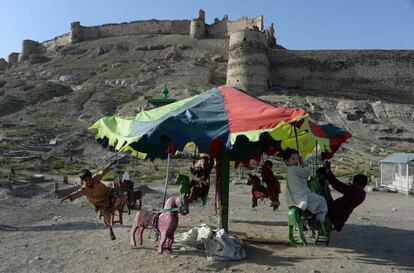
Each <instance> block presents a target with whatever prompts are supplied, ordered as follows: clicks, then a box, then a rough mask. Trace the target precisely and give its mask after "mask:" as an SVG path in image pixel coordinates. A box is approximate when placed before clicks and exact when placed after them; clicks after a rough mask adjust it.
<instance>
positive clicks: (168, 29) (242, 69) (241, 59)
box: [0, 10, 414, 101]
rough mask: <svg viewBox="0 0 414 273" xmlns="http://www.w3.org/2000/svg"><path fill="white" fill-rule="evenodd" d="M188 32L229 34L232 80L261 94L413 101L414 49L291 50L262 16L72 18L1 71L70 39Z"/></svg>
mask: <svg viewBox="0 0 414 273" xmlns="http://www.w3.org/2000/svg"><path fill="white" fill-rule="evenodd" d="M148 34H152V35H156V34H160V35H169V34H179V35H186V36H189V37H191V38H194V39H214V38H221V39H223V38H225V39H227V38H229V52H228V66H227V79H226V81H227V84H228V85H233V86H236V87H240V88H242V89H244V90H247V91H250V92H254V93H256V94H260V93H262V92H264V91H266V90H269V89H271V88H273V87H279V88H286V89H288V88H295V89H307V90H312V89H313V90H324V91H325V92H329V91H331V90H342V91H346V90H349V91H352V92H356V93H365V94H367V93H369V94H371V93H373V94H376V95H378V96H380V97H381V96H383V97H385V98H386V97H389V96H395V94H396V93H398V96H399V97H400V100H404V99H405V100H407V99H408V100H409V101H414V50H286V49H284V48H283V47H281V46H279V45H277V44H276V39H275V37H274V27H273V24H271V25H270V26H269V27H268V28H266V29H265V28H264V27H263V16H258V17H256V18H253V19H249V18H247V17H243V18H241V19H239V20H236V21H230V20H229V19H228V17H227V16H225V17H224V18H223V19H222V20H218V19H216V20H215V21H214V23H212V24H207V23H206V22H205V12H204V11H203V10H200V11H199V16H198V18H196V19H192V20H143V21H133V22H130V23H121V24H105V25H101V26H93V27H85V26H82V25H81V24H80V22H73V23H72V24H71V29H70V32H69V33H65V34H63V35H60V36H58V37H55V38H54V39H52V40H48V41H44V42H42V43H39V42H36V41H32V40H24V41H23V43H22V51H21V53H15V52H14V53H11V54H10V55H9V56H8V62H6V61H5V60H4V59H0V71H2V70H3V71H4V70H6V69H7V68H9V67H12V66H15V65H19V64H20V63H24V62H29V63H30V64H35V63H41V62H46V61H47V60H48V58H47V57H46V54H47V52H48V51H53V50H56V48H58V47H64V46H65V45H68V44H73V43H81V42H84V41H89V40H95V39H100V38H106V37H114V36H124V35H148Z"/></svg>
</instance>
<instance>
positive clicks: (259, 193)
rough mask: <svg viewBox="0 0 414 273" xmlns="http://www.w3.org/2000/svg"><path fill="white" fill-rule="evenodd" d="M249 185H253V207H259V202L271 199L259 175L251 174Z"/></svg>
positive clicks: (248, 180)
mask: <svg viewBox="0 0 414 273" xmlns="http://www.w3.org/2000/svg"><path fill="white" fill-rule="evenodd" d="M247 185H252V207H253V208H255V207H257V200H259V199H260V200H262V201H263V199H264V198H269V196H268V194H267V190H266V188H265V187H264V186H263V185H262V182H261V180H260V178H259V177H258V176H257V175H254V174H249V178H248V179H247Z"/></svg>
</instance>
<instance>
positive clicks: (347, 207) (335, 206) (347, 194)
mask: <svg viewBox="0 0 414 273" xmlns="http://www.w3.org/2000/svg"><path fill="white" fill-rule="evenodd" d="M326 178H327V180H328V181H329V184H331V186H332V188H334V189H335V190H337V191H338V192H340V193H342V194H343V196H342V197H339V198H337V199H335V200H334V201H333V202H332V203H331V204H330V205H329V212H328V215H329V218H330V220H331V222H332V224H333V225H334V227H335V229H336V231H341V230H342V228H343V226H344V225H345V222H346V221H347V220H348V218H349V216H350V215H351V213H352V211H353V210H354V209H355V208H356V207H358V206H359V205H360V204H361V203H362V202H364V200H365V196H366V193H365V190H364V188H365V186H366V185H367V182H368V178H367V176H366V175H363V174H357V175H355V176H354V178H353V181H352V184H351V185H347V184H344V183H342V182H340V181H339V180H338V179H336V177H335V175H333V173H332V172H331V171H330V170H327V174H326Z"/></svg>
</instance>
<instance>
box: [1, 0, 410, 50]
mask: <svg viewBox="0 0 414 273" xmlns="http://www.w3.org/2000/svg"><path fill="white" fill-rule="evenodd" d="M200 8H203V9H204V10H205V11H206V21H207V23H212V22H213V21H214V18H216V17H217V18H219V19H222V18H223V15H225V14H228V15H229V18H230V20H236V19H238V18H240V17H242V16H248V17H250V18H251V17H256V16H258V15H264V19H265V26H267V25H268V24H270V23H271V22H274V23H275V29H276V31H275V34H276V39H277V42H278V43H279V44H281V45H283V46H285V47H287V48H289V49H414V0H262V1H261V0H255V1H252V0H251V1H246V0H187V1H184V0H152V1H144V0H124V1H123V0H117V1H114V0H111V1H110V0H70V1H69V0H24V1H23V0H0V42H1V43H0V58H2V57H3V58H7V55H8V54H9V53H11V52H20V51H21V41H22V40H24V39H31V40H36V41H44V40H48V39H52V38H53V37H55V36H57V35H60V34H63V33H65V32H68V31H69V29H70V23H71V22H72V21H80V22H81V24H82V25H84V26H90V25H100V24H105V23H121V22H128V21H133V20H143V19H191V18H195V17H198V10H199V9H200Z"/></svg>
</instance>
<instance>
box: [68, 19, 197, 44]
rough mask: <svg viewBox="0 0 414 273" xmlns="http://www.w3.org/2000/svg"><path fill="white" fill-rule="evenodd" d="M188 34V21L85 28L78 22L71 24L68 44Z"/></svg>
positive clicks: (160, 21) (153, 21) (135, 22)
mask: <svg viewBox="0 0 414 273" xmlns="http://www.w3.org/2000/svg"><path fill="white" fill-rule="evenodd" d="M133 34H134V35H140V34H182V35H189V34H190V20H144V21H134V22H130V23H121V24H106V25H101V26H94V27H85V26H82V25H80V23H79V22H73V23H72V24H71V31H70V35H69V42H70V43H78V42H82V41H88V40H94V39H98V38H106V37H113V36H124V35H133Z"/></svg>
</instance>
